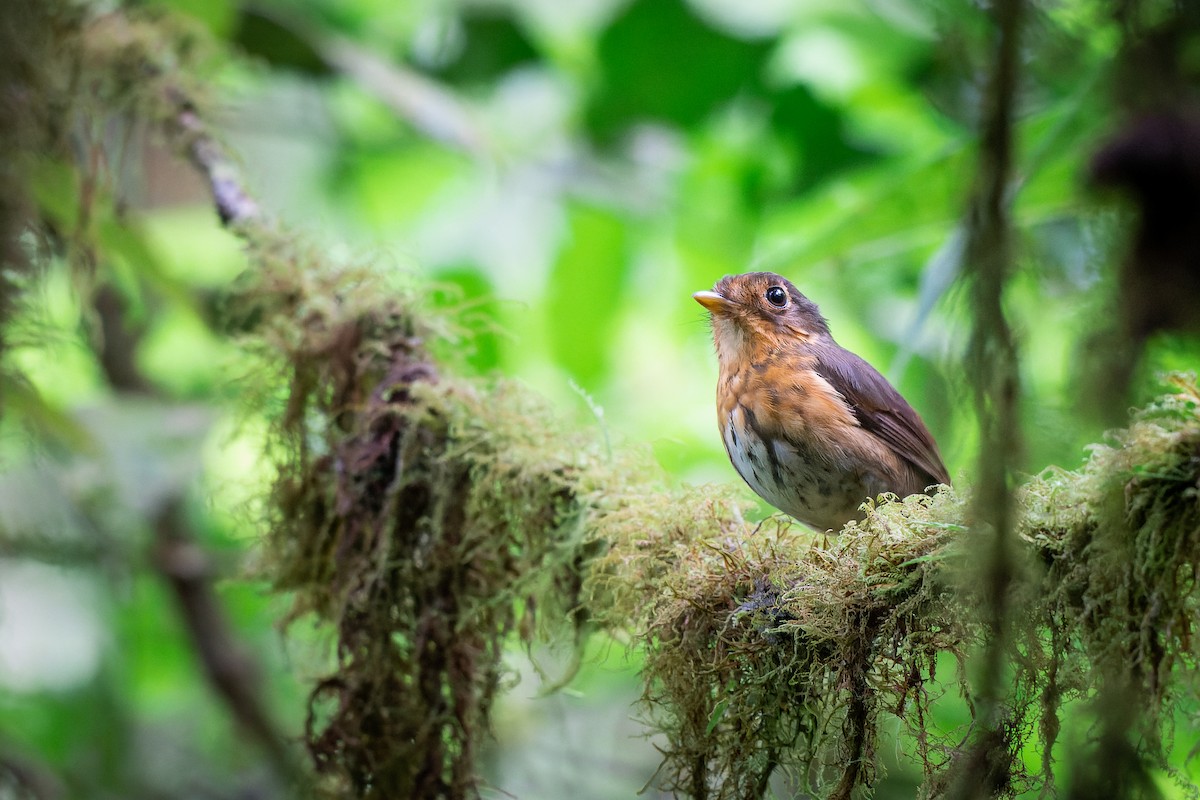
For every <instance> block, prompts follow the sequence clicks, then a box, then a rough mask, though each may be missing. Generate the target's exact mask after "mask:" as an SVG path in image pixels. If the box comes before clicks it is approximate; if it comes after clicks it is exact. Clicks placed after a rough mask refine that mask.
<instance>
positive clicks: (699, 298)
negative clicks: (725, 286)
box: [692, 292, 733, 314]
mask: <svg viewBox="0 0 1200 800" xmlns="http://www.w3.org/2000/svg"><path fill="white" fill-rule="evenodd" d="M692 299H693V300H695V301H696V302H697V303H699V304H700V305H702V306H704V307H705V308H707V309H708V310H709V311H710V312H712V313H713V314H721V313H724V312H725V311H728V310H729V307H730V306H732V305H733V303H731V302H729V300H728V299H726V298H725V296H724V295H719V294H717V293H716V292H696V293H695V294H694V295H692Z"/></svg>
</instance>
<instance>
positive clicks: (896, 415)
mask: <svg viewBox="0 0 1200 800" xmlns="http://www.w3.org/2000/svg"><path fill="white" fill-rule="evenodd" d="M818 352H819V355H818V357H817V363H816V364H815V365H814V367H813V368H814V369H815V370H816V371H817V373H818V374H820V375H821V377H823V378H824V379H825V380H827V381H829V384H830V385H831V386H832V387H833V388H834V389H837V391H838V392H840V393H841V395H842V397H844V398H846V402H847V403H849V404H850V408H851V410H853V411H854V414H855V416H856V417H858V421H859V424H861V425H862V426H863V428H865V429H866V430H868V431H870V432H871V433H873V434H875V435H876V436H878V437H879V438H880V439H882V440H883V441H885V442H887V443H888V444H889V445H890V446H891V447H892V448H893V449H895V451H896V452H897V453H898V454H899V455H900V456H901V457H902V458H904V459H905V460H906V461H908V462H909V463H910V464H912V465H913V466H914V467H916V468H917V470H919V471H920V472H922V473H924V474H925V477H926V478H927V479H928V484H929V485H932V484H935V483H945V484H949V483H950V475H949V474H948V473H947V472H946V465H945V464H943V463H942V456H941V453H939V452H938V446H937V442H935V441H934V440H933V435H932V434H930V433H929V429H928V428H926V427H925V423H924V422H922V421H921V417H920V416H918V414H917V412H916V411H913V408H912V406H910V405H909V404H908V402H907V401H906V400H905V399H904V398H903V397H901V396H900V393H899V392H897V391H896V390H895V389H894V388H893V387H892V385H891V384H890V383H888V382H887V379H886V378H884V377H883V376H882V375H880V374H879V372H878V371H876V369H875V368H874V367H872V366H871V365H870V364H868V363H867V362H866V361H863V360H862V359H861V358H859V357H858V356H856V355H855V354H854V353H851V352H850V351H849V350H846V349H844V348H842V347H840V346H838V345H837V343H835V342H834V341H833V340H832V339H831V340H829V342H828V343H827V344H826V345H825V346H823V347H821V348H820V349H819V351H818Z"/></svg>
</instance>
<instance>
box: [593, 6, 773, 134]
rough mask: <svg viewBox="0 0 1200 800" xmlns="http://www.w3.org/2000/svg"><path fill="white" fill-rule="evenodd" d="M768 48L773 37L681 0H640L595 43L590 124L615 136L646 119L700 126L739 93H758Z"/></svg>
mask: <svg viewBox="0 0 1200 800" xmlns="http://www.w3.org/2000/svg"><path fill="white" fill-rule="evenodd" d="M770 50H771V41H770V40H760V41H744V40H741V39H736V38H734V37H732V36H728V35H726V34H724V33H721V32H720V31H717V30H715V29H714V28H712V27H710V26H709V25H707V24H705V23H704V22H702V21H701V20H700V19H699V18H697V17H696V15H695V14H693V13H692V12H691V10H690V9H689V8H688V7H687V6H686V5H685V4H684V3H683V2H682V0H635V2H633V3H631V4H630V5H629V6H628V7H627V8H626V9H625V11H624V13H622V14H621V15H620V16H619V17H618V18H617V19H616V20H615V21H614V22H613V23H612V25H610V26H609V28H608V29H607V30H605V32H604V33H603V35H601V37H600V40H599V42H598V43H597V57H598V62H599V73H600V74H599V88H598V90H597V92H596V95H595V96H594V97H593V98H592V102H591V104H590V106H589V108H588V110H587V117H586V121H587V128H588V130H589V131H590V132H591V133H592V135H593V136H594V137H596V138H597V139H600V140H610V139H613V138H615V137H616V136H618V135H620V133H621V132H622V131H623V130H625V129H626V128H627V127H629V126H630V125H632V124H635V123H637V122H640V121H642V120H644V119H656V120H660V121H663V122H668V123H672V124H675V125H678V126H680V127H685V128H686V127H690V126H693V125H696V124H698V123H700V122H702V121H703V120H704V119H705V118H706V117H708V116H709V114H711V113H712V112H713V111H714V110H715V109H717V108H718V107H720V106H722V105H724V104H726V103H728V102H729V101H730V100H732V99H734V98H735V97H736V96H738V95H739V94H743V93H750V94H754V95H758V94H761V92H762V76H763V68H764V64H765V62H766V59H767V56H768V54H769V53H770Z"/></svg>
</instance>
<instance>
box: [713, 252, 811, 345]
mask: <svg viewBox="0 0 1200 800" xmlns="http://www.w3.org/2000/svg"><path fill="white" fill-rule="evenodd" d="M692 297H693V298H694V299H695V300H696V302H697V303H699V304H700V305H702V306H704V307H705V308H706V309H708V311H709V313H710V314H711V315H712V325H713V338H714V340H715V341H716V343H717V355H718V357H719V358H721V359H726V358H740V357H752V356H753V355H754V354H755V353H756V352H758V351H760V350H770V349H778V348H781V347H784V346H786V345H787V344H791V343H796V342H806V341H808V340H809V339H812V338H813V337H818V336H822V335H826V336H827V335H828V334H829V325H828V323H826V322H825V318H824V317H823V316H821V311H820V309H818V308H817V304H816V303H814V302H813V301H812V300H809V299H808V298H807V297H805V296H804V295H802V294H800V291H799V290H798V289H797V288H796V287H795V286H793V285H792V284H791V282H789V281H788V280H787V279H786V278H784V277H782V276H780V275H776V274H775V273H774V272H748V273H746V274H744V275H726V276H725V277H724V278H722V279H721V280H719V281H717V285H716V286H714V287H713V288H712V291H710V292H696V293H695V294H694V295H692Z"/></svg>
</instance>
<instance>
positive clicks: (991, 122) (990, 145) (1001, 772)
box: [956, 0, 1022, 797]
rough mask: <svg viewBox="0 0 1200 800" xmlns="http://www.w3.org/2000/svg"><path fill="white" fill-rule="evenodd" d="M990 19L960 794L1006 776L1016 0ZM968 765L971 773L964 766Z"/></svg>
mask: <svg viewBox="0 0 1200 800" xmlns="http://www.w3.org/2000/svg"><path fill="white" fill-rule="evenodd" d="M992 12H993V15H994V19H995V22H996V27H997V34H998V38H997V42H996V51H995V56H994V68H993V72H992V75H991V80H990V84H989V86H988V90H987V93H986V94H985V100H984V103H985V105H984V108H983V114H982V117H981V120H980V123H981V130H980V153H979V167H978V174H977V179H976V180H977V183H976V186H975V190H974V193H973V195H972V197H971V202H970V207H969V212H968V213H969V217H968V227H967V245H966V270H967V274H969V275H970V276H971V278H972V281H971V297H972V304H973V307H974V311H975V324H974V328H973V330H972V333H971V340H970V347H969V352H968V355H967V368H968V373H969V374H970V376H971V382H972V386H973V390H974V401H975V409H976V413H977V416H978V418H979V426H980V457H979V469H978V475H979V482H978V489H977V494H976V499H975V508H974V515H973V516H974V518H975V520H976V535H977V536H979V537H981V538H982V537H984V536H987V537H989V540H988V541H987V542H986V544H985V543H984V542H982V541H981V542H980V547H981V549H985V552H986V553H987V559H988V560H987V567H986V569H985V572H984V574H983V576H982V577H983V585H984V597H985V602H986V606H985V609H984V614H985V620H986V622H987V623H988V627H989V629H990V632H991V639H990V641H989V643H988V648H987V651H986V652H985V654H984V656H985V657H984V662H983V669H982V673H981V685H980V690H979V717H978V720H979V722H980V725H981V731H980V736H979V738H978V741H977V743H976V745H975V750H976V751H975V752H974V753H973V754H972V755H971V756H970V757H969V759H968V761H969V762H974V764H973V766H970V767H969V768H968V769H967V770H966V771H965V772H964V774H963V775H962V777H963V778H964V779H965V780H964V781H961V782H960V785H959V786H958V787H957V788H958V790H959V791H958V792H956V794H957V795H958V796H961V797H973V796H990V795H991V794H992V792H993V791H994V790H995V789H998V788H1000V786H998V785H997V784H1004V783H1006V782H1007V776H1008V767H1007V762H1006V760H1005V759H1006V758H1007V747H1006V746H1005V736H1004V735H1003V728H1004V723H1005V720H1004V704H1003V703H1002V699H1003V695H1004V686H1003V684H1004V667H1005V663H1006V658H1005V654H1006V652H1007V643H1008V624H1007V620H1008V616H1009V600H1008V595H1009V586H1010V584H1011V582H1012V578H1013V571H1014V565H1013V555H1012V545H1011V538H1012V528H1013V515H1012V503H1011V497H1010V493H1009V476H1010V474H1011V470H1012V468H1013V462H1014V458H1015V455H1016V452H1017V448H1018V446H1019V438H1020V437H1019V430H1018V428H1019V422H1018V419H1017V400H1018V396H1019V392H1020V387H1019V379H1018V367H1017V348H1016V344H1015V342H1014V341H1013V335H1012V331H1011V329H1010V328H1009V325H1008V321H1007V320H1006V319H1005V316H1004V307H1003V294H1004V285H1005V282H1006V281H1007V279H1008V276H1009V274H1010V273H1011V272H1012V264H1013V254H1012V208H1011V193H1010V190H1009V187H1010V186H1012V168H1013V149H1014V148H1013V138H1014V137H1013V107H1014V105H1015V99H1016V91H1017V67H1018V61H1019V57H1020V45H1019V33H1020V22H1021V14H1022V0H994V3H993V6H992ZM967 773H971V774H970V775H968V774H967Z"/></svg>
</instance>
